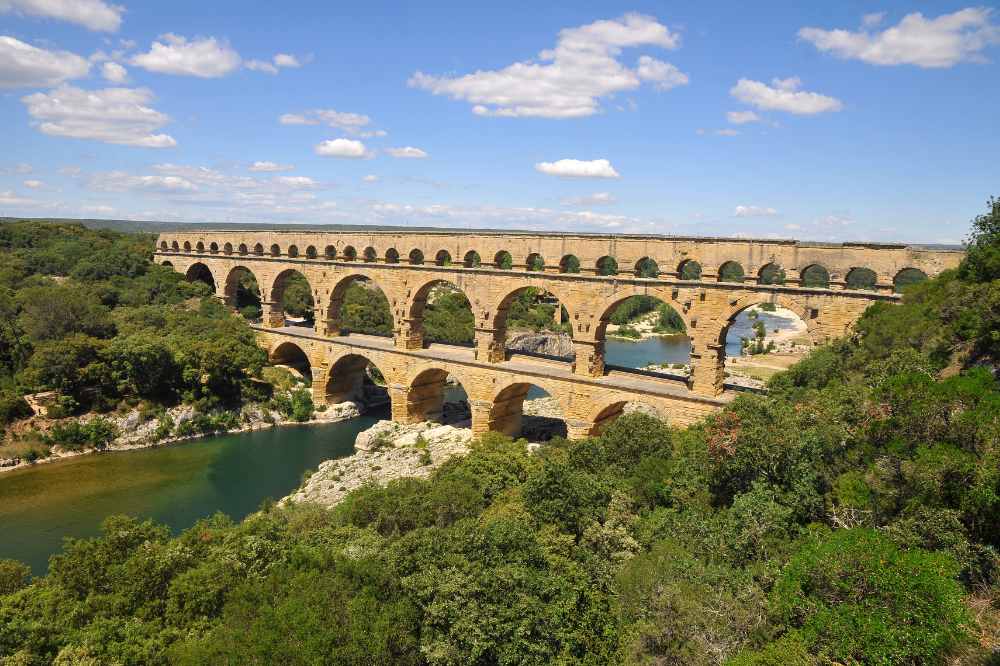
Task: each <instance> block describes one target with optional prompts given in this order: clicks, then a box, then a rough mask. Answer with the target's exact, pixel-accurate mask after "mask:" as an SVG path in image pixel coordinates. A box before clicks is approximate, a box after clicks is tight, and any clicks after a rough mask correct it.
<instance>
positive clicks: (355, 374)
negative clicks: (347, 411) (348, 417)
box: [323, 353, 389, 411]
mask: <svg viewBox="0 0 1000 666" xmlns="http://www.w3.org/2000/svg"><path fill="white" fill-rule="evenodd" d="M323 392H324V400H325V402H326V404H328V405H332V404H337V403H340V402H346V401H351V402H356V403H359V404H360V405H361V406H362V407H364V408H365V409H366V411H367V409H369V408H372V407H377V406H380V405H383V404H386V403H388V400H389V394H388V390H387V387H386V381H385V375H384V374H383V373H382V371H381V370H380V369H379V368H378V366H376V365H375V363H374V362H372V361H371V359H369V358H367V357H365V356H362V355H360V354H356V353H346V354H344V355H342V356H340V357H339V358H337V359H335V360H334V361H333V362H332V363H330V369H329V370H328V372H327V377H326V383H325V385H324V387H323Z"/></svg>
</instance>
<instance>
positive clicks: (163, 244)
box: [160, 241, 167, 252]
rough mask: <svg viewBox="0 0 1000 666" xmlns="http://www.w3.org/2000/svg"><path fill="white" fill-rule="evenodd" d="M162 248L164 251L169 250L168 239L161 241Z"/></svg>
mask: <svg viewBox="0 0 1000 666" xmlns="http://www.w3.org/2000/svg"><path fill="white" fill-rule="evenodd" d="M160 249H161V250H163V251H164V252H166V251H167V241H160Z"/></svg>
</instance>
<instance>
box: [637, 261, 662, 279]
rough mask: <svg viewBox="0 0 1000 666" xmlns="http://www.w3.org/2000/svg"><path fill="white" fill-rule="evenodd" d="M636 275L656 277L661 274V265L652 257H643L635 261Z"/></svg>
mask: <svg viewBox="0 0 1000 666" xmlns="http://www.w3.org/2000/svg"><path fill="white" fill-rule="evenodd" d="M635 276H636V277H639V278H651V279H656V278H658V277H659V276H660V266H659V264H657V263H656V261H655V260H654V259H652V258H650V257H643V258H642V259H640V260H639V261H637V262H635Z"/></svg>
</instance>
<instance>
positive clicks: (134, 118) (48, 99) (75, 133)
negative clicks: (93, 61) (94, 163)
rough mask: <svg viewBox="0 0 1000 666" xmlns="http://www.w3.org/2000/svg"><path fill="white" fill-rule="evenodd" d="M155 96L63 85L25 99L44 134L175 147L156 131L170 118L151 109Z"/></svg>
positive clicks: (137, 90)
mask: <svg viewBox="0 0 1000 666" xmlns="http://www.w3.org/2000/svg"><path fill="white" fill-rule="evenodd" d="M152 99H153V93H152V92H150V91H149V90H147V89H146V88H104V89H103V90H81V89H80V88H75V87H73V86H70V85H62V86H60V87H58V88H56V89H54V90H50V91H49V92H47V93H41V92H38V93H34V94H32V95H28V96H26V97H22V98H21V101H22V102H24V104H25V106H27V108H28V115H30V116H31V117H32V119H33V120H32V125H34V126H35V127H36V128H38V130H39V131H41V132H42V133H44V134H49V135H51V136H65V137H71V138H74V139H92V140H94V141H103V142H104V143H116V144H121V145H125V146H140V147H143V148H172V147H173V146H176V145H177V142H176V141H174V139H173V137H171V136H170V135H169V134H153V133H152V132H153V131H155V130H157V129H159V128H160V127H162V126H164V125H166V124H167V123H168V122H169V121H170V117H169V116H167V115H166V114H164V113H160V112H159V111H157V110H156V109H153V108H150V107H149V106H147V105H148V104H149V103H150V102H151V101H152Z"/></svg>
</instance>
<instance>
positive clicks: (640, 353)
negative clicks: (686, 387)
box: [594, 289, 693, 380]
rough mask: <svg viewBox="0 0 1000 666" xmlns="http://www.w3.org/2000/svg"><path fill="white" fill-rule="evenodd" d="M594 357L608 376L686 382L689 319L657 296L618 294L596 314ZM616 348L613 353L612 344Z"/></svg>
mask: <svg viewBox="0 0 1000 666" xmlns="http://www.w3.org/2000/svg"><path fill="white" fill-rule="evenodd" d="M595 311H596V312H598V313H599V316H598V321H597V326H596V327H595V329H594V340H595V341H596V343H597V347H596V353H598V354H600V355H601V361H602V365H603V367H604V369H605V370H609V369H613V370H615V371H617V372H627V373H632V374H642V375H656V376H667V377H669V378H675V379H678V380H685V378H686V374H685V370H684V367H686V366H688V365H689V364H690V362H691V341H690V338H689V337H688V336H689V335H690V333H691V329H692V328H693V327H692V325H691V318H690V316H689V315H688V314H687V313H686V312H684V310H683V308H677V307H675V306H674V305H672V304H671V302H670V301H669V300H668V297H667V294H664V293H662V292H659V291H652V292H650V290H641V291H640V290H638V289H626V290H622V291H618V292H616V293H614V294H612V295H611V296H609V297H608V298H606V299H605V300H604V301H602V302H601V303H599V304H598V305H597V307H596V308H595ZM609 339H611V340H612V341H613V342H615V343H616V344H615V345H612V346H611V347H610V348H609V346H608V341H609Z"/></svg>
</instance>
